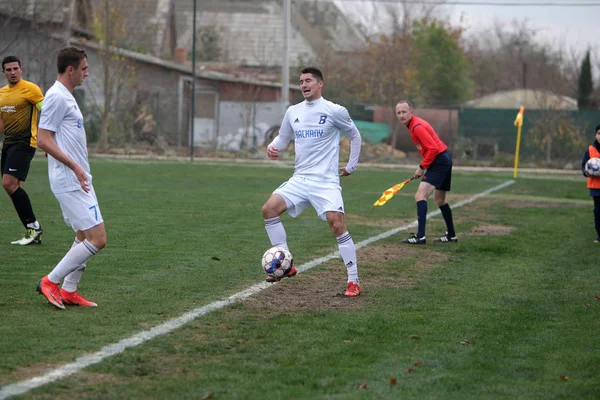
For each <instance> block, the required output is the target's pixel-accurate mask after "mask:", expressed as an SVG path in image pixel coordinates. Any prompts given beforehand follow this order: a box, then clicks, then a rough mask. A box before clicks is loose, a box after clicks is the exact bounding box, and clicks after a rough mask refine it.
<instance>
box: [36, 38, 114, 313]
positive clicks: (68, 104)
mask: <svg viewBox="0 0 600 400" xmlns="http://www.w3.org/2000/svg"><path fill="white" fill-rule="evenodd" d="M57 66H58V78H57V80H56V82H55V83H54V85H53V86H52V87H51V88H50V89H49V90H48V92H46V98H45V101H44V105H43V106H42V116H41V119H40V124H39V131H38V146H40V147H41V148H42V149H43V150H44V151H46V153H48V177H49V178H50V189H52V192H53V193H54V196H55V197H56V199H57V200H58V203H59V204H60V208H61V210H62V213H63V217H64V219H65V222H66V224H67V225H69V226H70V227H72V228H73V230H74V231H75V232H76V237H75V240H74V242H73V245H72V247H71V249H70V250H69V251H68V252H67V254H66V255H65V256H64V257H63V259H62V260H60V262H59V263H58V264H57V265H56V267H54V269H53V270H52V272H50V273H49V274H48V275H46V276H45V277H44V278H42V279H41V280H40V282H39V283H38V286H37V289H38V291H39V292H40V293H41V294H43V295H44V296H46V299H48V302H50V304H52V305H54V306H55V307H57V308H62V309H64V308H65V305H78V306H85V307H95V306H97V304H96V303H93V302H91V301H88V300H86V299H85V298H84V297H83V296H82V295H81V294H80V293H79V292H77V285H78V284H79V280H80V279H81V276H82V274H83V271H84V270H85V266H86V262H87V260H88V259H89V258H90V257H91V256H93V255H94V254H96V253H97V252H98V251H99V250H101V249H102V248H104V246H106V230H105V228H104V222H103V220H102V214H101V213H100V208H99V207H98V200H97V199H96V193H95V192H94V187H93V186H92V175H91V174H90V165H89V163H88V153H87V139H86V136H85V129H84V126H83V115H82V114H81V111H80V110H79V106H78V105H77V102H76V101H75V98H74V97H73V94H72V92H73V89H74V88H75V87H77V86H79V85H81V84H82V83H83V80H84V79H85V78H86V77H87V76H88V63H87V56H86V54H85V52H84V51H83V50H81V49H78V48H76V47H65V48H63V49H61V50H60V51H59V52H58V57H57ZM61 281H62V282H63V284H62V288H61V289H60V290H59V288H58V284H59V283H60V282H61Z"/></svg>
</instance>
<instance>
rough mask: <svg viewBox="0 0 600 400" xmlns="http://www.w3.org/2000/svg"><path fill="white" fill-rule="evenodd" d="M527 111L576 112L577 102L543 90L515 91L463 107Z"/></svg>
mask: <svg viewBox="0 0 600 400" xmlns="http://www.w3.org/2000/svg"><path fill="white" fill-rule="evenodd" d="M521 106H525V109H529V110H548V109H550V110H577V100H575V99H573V98H571V97H567V96H562V95H558V94H554V93H552V92H548V91H544V90H534V89H515V90H506V91H500V92H496V93H492V94H489V95H487V96H483V97H480V98H478V99H474V100H470V101H468V102H466V103H465V107H472V108H499V109H518V108H520V107H521Z"/></svg>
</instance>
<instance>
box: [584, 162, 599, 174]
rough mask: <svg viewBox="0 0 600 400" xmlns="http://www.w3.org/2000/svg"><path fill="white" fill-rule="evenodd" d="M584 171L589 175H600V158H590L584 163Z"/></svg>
mask: <svg viewBox="0 0 600 400" xmlns="http://www.w3.org/2000/svg"><path fill="white" fill-rule="evenodd" d="M585 172H587V173H588V175H590V176H600V158H590V159H589V160H588V162H587V163H585Z"/></svg>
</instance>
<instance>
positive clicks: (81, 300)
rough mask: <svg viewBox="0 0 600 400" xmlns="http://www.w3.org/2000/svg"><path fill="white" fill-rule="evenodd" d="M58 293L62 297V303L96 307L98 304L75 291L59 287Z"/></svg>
mask: <svg viewBox="0 0 600 400" xmlns="http://www.w3.org/2000/svg"><path fill="white" fill-rule="evenodd" d="M60 295H61V296H62V298H63V302H64V304H66V305H68V306H81V307H98V304H96V303H94V302H91V301H89V300H87V299H86V298H85V297H83V296H82V295H80V294H79V293H77V292H67V291H66V290H64V289H60Z"/></svg>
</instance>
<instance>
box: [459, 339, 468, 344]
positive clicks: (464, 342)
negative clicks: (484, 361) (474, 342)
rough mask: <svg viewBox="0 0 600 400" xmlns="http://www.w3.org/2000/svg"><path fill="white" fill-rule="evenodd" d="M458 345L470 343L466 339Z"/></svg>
mask: <svg viewBox="0 0 600 400" xmlns="http://www.w3.org/2000/svg"><path fill="white" fill-rule="evenodd" d="M460 344H471V342H469V341H468V340H467V339H465V340H462V341H461V342H460Z"/></svg>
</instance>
